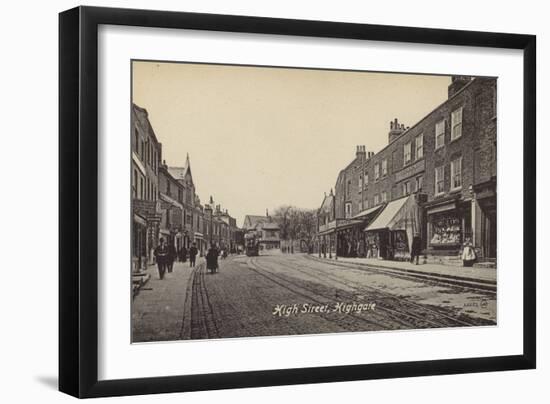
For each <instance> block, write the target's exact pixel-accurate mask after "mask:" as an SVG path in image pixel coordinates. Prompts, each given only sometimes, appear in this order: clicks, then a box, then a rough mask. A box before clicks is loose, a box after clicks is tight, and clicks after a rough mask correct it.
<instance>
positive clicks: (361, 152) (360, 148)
mask: <svg viewBox="0 0 550 404" xmlns="http://www.w3.org/2000/svg"><path fill="white" fill-rule="evenodd" d="M365 150H366V148H365V146H364V145H359V146H357V150H356V151H355V156H356V157H357V158H361V157H362V158H363V159H364V158H365V156H366V154H367V152H366V151H365Z"/></svg>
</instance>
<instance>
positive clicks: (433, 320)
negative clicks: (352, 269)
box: [277, 262, 487, 328]
mask: <svg viewBox="0 0 550 404" xmlns="http://www.w3.org/2000/svg"><path fill="white" fill-rule="evenodd" d="M277 265H279V266H283V267H286V268H287V269H290V270H292V271H297V272H300V273H302V274H305V275H306V276H309V277H311V278H313V279H316V280H317V282H325V283H326V282H328V283H329V284H330V285H331V286H332V285H334V284H340V285H343V286H344V287H346V288H348V289H351V290H353V291H354V292H359V293H360V294H362V295H365V292H366V291H368V294H369V295H370V296H371V300H373V301H376V303H377V306H376V307H377V310H382V311H384V312H385V313H386V314H387V315H388V316H390V317H391V318H393V319H394V320H395V321H398V322H400V323H403V322H404V321H405V322H406V323H407V325H408V328H445V327H464V326H479V325H487V324H486V323H484V322H483V321H482V320H477V321H476V320H475V319H471V320H472V321H465V320H463V319H459V318H457V317H453V316H449V315H448V314H446V313H443V312H441V311H440V310H434V309H433V308H430V307H427V306H426V305H421V304H418V303H415V302H411V301H409V300H407V299H404V298H399V297H397V296H395V295H393V294H390V293H388V292H384V291H381V290H380V289H377V288H374V287H372V286H368V285H364V284H358V283H357V282H352V281H344V280H343V279H341V277H336V276H335V275H333V274H329V273H327V272H325V271H324V270H322V269H320V268H318V267H316V266H306V267H307V269H308V270H304V269H303V268H301V267H300V266H299V265H291V264H284V263H280V262H277ZM300 265H302V264H300ZM302 266H303V265H302ZM311 271H313V272H315V273H316V274H317V275H314V274H313V273H312V272H311Z"/></svg>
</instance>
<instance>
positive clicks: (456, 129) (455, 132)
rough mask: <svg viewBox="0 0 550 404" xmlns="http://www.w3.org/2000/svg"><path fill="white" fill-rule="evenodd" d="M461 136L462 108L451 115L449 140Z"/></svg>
mask: <svg viewBox="0 0 550 404" xmlns="http://www.w3.org/2000/svg"><path fill="white" fill-rule="evenodd" d="M460 136H462V107H460V108H458V109H457V110H454V111H453V112H452V113H451V140H455V139H458V138H459V137H460Z"/></svg>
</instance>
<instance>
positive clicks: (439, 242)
mask: <svg viewBox="0 0 550 404" xmlns="http://www.w3.org/2000/svg"><path fill="white" fill-rule="evenodd" d="M430 222H431V233H430V244H431V245H433V246H436V247H437V246H457V245H460V244H461V243H462V226H461V220H460V219H459V218H458V217H457V215H456V213H455V212H454V211H451V212H445V213H438V214H434V215H432V216H431V217H430Z"/></svg>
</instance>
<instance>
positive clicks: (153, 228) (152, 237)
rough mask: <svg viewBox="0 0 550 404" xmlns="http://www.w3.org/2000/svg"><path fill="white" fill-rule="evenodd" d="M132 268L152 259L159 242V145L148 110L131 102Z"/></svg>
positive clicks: (143, 264) (142, 266)
mask: <svg viewBox="0 0 550 404" xmlns="http://www.w3.org/2000/svg"><path fill="white" fill-rule="evenodd" d="M130 127H131V130H132V133H131V139H132V152H131V153H132V156H131V159H132V164H131V177H132V178H131V182H132V270H133V271H139V270H141V269H143V268H145V267H146V265H147V264H148V263H152V262H153V251H154V249H155V247H156V246H157V243H158V235H159V224H160V216H161V215H160V213H161V212H160V206H159V202H158V170H159V161H160V158H161V151H162V146H161V144H160V143H159V142H158V140H157V138H156V136H155V132H154V131H153V128H152V127H151V123H150V122H149V118H148V114H147V111H146V110H145V109H143V108H140V107H138V106H137V105H135V104H132V113H131V126H130Z"/></svg>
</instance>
